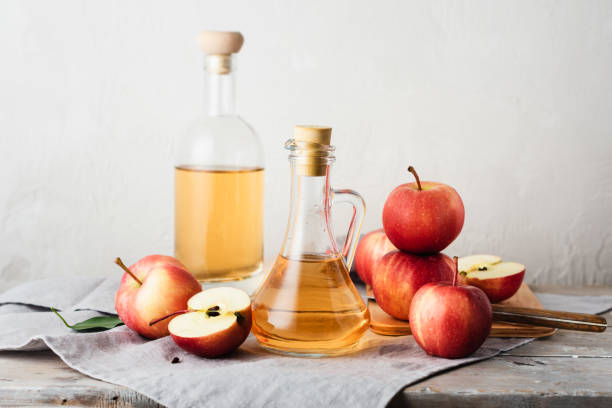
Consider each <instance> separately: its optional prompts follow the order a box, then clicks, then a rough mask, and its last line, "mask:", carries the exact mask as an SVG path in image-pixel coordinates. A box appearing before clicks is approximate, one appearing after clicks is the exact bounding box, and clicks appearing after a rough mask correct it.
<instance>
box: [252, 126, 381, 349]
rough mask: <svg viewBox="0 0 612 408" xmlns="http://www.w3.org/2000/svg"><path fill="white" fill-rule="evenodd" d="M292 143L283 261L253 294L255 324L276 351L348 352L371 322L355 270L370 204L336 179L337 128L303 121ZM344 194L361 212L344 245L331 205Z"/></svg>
mask: <svg viewBox="0 0 612 408" xmlns="http://www.w3.org/2000/svg"><path fill="white" fill-rule="evenodd" d="M285 148H286V149H287V150H289V152H290V153H289V163H290V166H291V180H292V182H291V205H290V210H289V222H288V225H287V230H286V233H285V240H284V242H283V245H282V247H281V250H280V253H279V255H278V257H277V258H276V262H275V264H274V266H273V268H272V270H271V271H270V273H269V274H268V277H267V278H266V281H265V282H264V284H263V285H262V286H261V288H260V289H259V291H258V292H257V294H256V295H255V298H254V300H253V329H252V331H253V334H254V335H255V337H256V338H257V340H258V341H259V343H260V344H261V346H262V347H264V348H266V349H268V350H270V351H273V352H277V353H282V354H289V355H294V356H307V357H321V356H332V355H338V354H344V353H346V352H348V351H350V350H352V349H353V348H354V347H355V346H356V345H357V344H358V342H359V339H360V338H361V337H362V336H363V334H364V333H365V332H366V330H367V329H368V327H369V322H370V317H369V312H368V309H367V307H366V305H365V303H364V302H363V300H362V299H361V296H360V295H359V293H358V292H357V289H356V288H355V286H354V285H353V283H352V281H351V278H350V277H349V270H350V266H351V263H352V261H353V256H354V254H355V248H356V246H357V240H358V239H359V232H360V231H361V224H362V221H363V216H364V213H365V204H364V201H363V199H362V198H361V196H359V194H357V193H356V192H354V191H352V190H335V189H332V188H331V187H330V180H329V175H330V168H331V165H332V163H333V162H334V160H335V157H334V150H335V148H334V146H332V145H331V128H329V127H323V126H296V127H295V131H294V138H293V139H290V140H288V141H287V142H286V143H285ZM340 202H344V203H348V204H350V205H351V206H352V207H353V217H352V220H351V222H350V225H349V228H348V234H347V238H346V241H345V243H344V246H343V247H342V248H340V249H339V248H338V247H337V245H336V240H335V239H334V236H333V228H332V220H331V213H330V210H331V206H332V205H334V204H336V203H340Z"/></svg>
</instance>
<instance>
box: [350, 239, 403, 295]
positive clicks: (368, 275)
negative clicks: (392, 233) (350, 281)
mask: <svg viewBox="0 0 612 408" xmlns="http://www.w3.org/2000/svg"><path fill="white" fill-rule="evenodd" d="M396 249H397V248H395V247H394V246H393V244H392V243H391V241H389V238H387V235H385V231H384V230H383V229H382V228H381V229H377V230H374V231H371V232H369V233H367V234H366V235H365V236H364V237H363V238H361V240H360V241H359V245H357V251H356V252H355V270H356V271H357V274H358V275H359V278H360V279H361V280H362V281H363V282H364V283H365V284H367V285H372V272H373V271H374V270H375V269H376V265H377V264H378V262H379V261H380V259H381V258H382V257H383V256H384V255H385V254H386V253H388V252H391V251H395V250H396Z"/></svg>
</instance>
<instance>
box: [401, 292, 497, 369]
mask: <svg viewBox="0 0 612 408" xmlns="http://www.w3.org/2000/svg"><path fill="white" fill-rule="evenodd" d="M492 322H493V310H492V308H491V303H490V302H489V299H488V298H487V296H486V295H485V294H484V292H483V291H482V290H480V289H478V288H476V287H473V286H462V285H459V286H454V285H453V284H452V283H449V282H439V283H429V284H426V285H424V286H423V287H421V289H420V290H419V291H418V292H417V294H416V295H415V296H414V299H413V300H412V307H411V309H410V329H411V330H412V335H413V336H414V339H415V340H416V342H417V343H418V344H419V346H421V348H423V350H425V352H426V353H427V354H430V355H434V356H438V357H443V358H463V357H467V356H469V355H470V354H472V353H473V352H475V351H476V350H478V348H479V347H480V346H481V345H482V343H484V341H485V340H486V338H487V337H488V335H489V332H490V331H491V324H492Z"/></svg>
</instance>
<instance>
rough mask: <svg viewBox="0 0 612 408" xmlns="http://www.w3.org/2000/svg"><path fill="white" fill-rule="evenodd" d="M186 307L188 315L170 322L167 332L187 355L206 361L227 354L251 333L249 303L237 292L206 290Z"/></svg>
mask: <svg viewBox="0 0 612 408" xmlns="http://www.w3.org/2000/svg"><path fill="white" fill-rule="evenodd" d="M187 306H188V308H189V312H187V313H185V314H182V315H180V316H177V317H175V318H173V319H172V320H171V321H170V324H169V325H168V331H169V332H170V336H172V339H173V340H174V342H175V343H176V344H177V345H178V346H179V347H181V348H182V349H184V350H185V351H188V352H190V353H193V354H196V355H198V356H202V357H208V358H212V357H219V356H222V355H224V354H228V353H230V352H232V351H234V350H235V349H237V348H238V347H239V346H240V345H241V344H242V343H243V342H244V340H246V338H247V337H248V335H249V333H250V331H251V324H252V316H251V299H250V298H249V295H247V294H246V293H245V292H244V291H242V290H240V289H235V288H230V287H219V288H213V289H208V290H205V291H203V292H200V293H198V294H196V295H194V296H193V297H191V299H189V301H188V302H187Z"/></svg>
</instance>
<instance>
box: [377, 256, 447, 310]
mask: <svg viewBox="0 0 612 408" xmlns="http://www.w3.org/2000/svg"><path fill="white" fill-rule="evenodd" d="M454 274H455V266H454V264H453V261H452V260H451V259H450V258H449V257H448V256H446V255H444V254H435V255H425V256H423V255H413V254H408V253H405V252H401V251H393V252H390V253H388V254H386V255H385V256H383V257H382V259H381V260H380V262H379V263H378V265H377V266H376V269H375V271H374V273H373V274H372V289H373V290H374V297H375V298H376V303H378V305H379V306H380V307H381V308H382V309H383V310H384V311H385V312H387V313H388V314H390V315H391V316H393V317H395V318H396V319H400V320H408V319H409V315H410V309H411V302H412V298H413V297H414V295H415V294H416V293H417V291H418V290H419V289H420V288H421V286H423V285H425V284H427V283H430V282H439V281H452V280H453V276H454Z"/></svg>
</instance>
